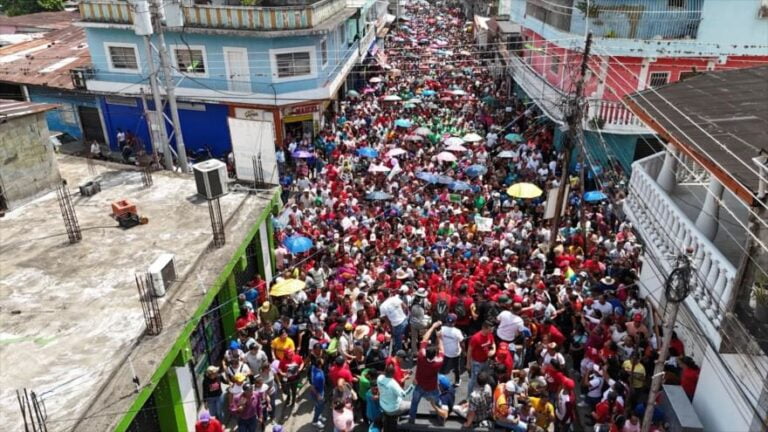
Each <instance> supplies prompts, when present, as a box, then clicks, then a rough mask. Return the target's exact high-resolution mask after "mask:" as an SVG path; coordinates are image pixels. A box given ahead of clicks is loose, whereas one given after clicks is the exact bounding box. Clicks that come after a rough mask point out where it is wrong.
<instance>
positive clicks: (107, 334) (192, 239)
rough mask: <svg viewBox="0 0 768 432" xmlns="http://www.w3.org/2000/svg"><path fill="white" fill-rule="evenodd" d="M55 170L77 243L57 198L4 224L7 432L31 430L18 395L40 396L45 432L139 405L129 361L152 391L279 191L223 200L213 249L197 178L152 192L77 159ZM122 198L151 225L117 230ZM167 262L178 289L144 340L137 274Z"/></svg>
mask: <svg viewBox="0 0 768 432" xmlns="http://www.w3.org/2000/svg"><path fill="white" fill-rule="evenodd" d="M58 162H59V168H60V171H61V175H62V178H64V179H66V180H67V181H68V183H69V185H70V190H72V192H73V193H72V199H73V203H74V206H75V209H76V212H77V218H78V220H79V223H80V226H81V228H82V233H83V240H82V241H81V242H79V243H77V244H74V245H70V244H69V243H68V242H67V236H66V233H65V229H64V223H63V221H62V216H61V212H60V210H59V205H58V201H57V198H56V193H55V192H50V193H48V194H46V195H44V196H42V197H40V198H38V199H36V200H34V201H32V202H30V203H28V204H26V205H24V206H22V207H19V208H17V209H15V210H13V211H11V212H10V213H7V214H6V215H5V217H3V218H0V322H2V326H0V418H3V419H4V420H3V423H4V425H3V429H4V430H23V427H22V426H21V416H20V414H19V407H18V404H17V401H16V396H15V390H16V389H23V388H28V389H30V390H34V391H35V392H36V393H37V394H38V395H42V397H43V398H44V401H45V406H46V408H47V410H48V430H49V431H51V432H58V431H68V430H73V429H76V430H78V431H81V430H82V431H91V430H93V431H100V432H101V431H106V430H110V429H111V428H112V427H114V425H115V424H116V422H118V421H119V420H120V418H122V415H121V414H122V413H124V412H125V411H126V410H128V408H129V406H130V404H131V403H132V402H133V399H134V398H133V397H132V396H134V394H133V392H132V389H131V386H132V383H131V382H130V377H131V374H130V372H129V371H130V369H129V365H128V362H127V359H128V358H129V357H130V359H131V361H132V362H133V365H134V367H135V369H136V373H137V375H138V376H139V377H140V379H141V381H142V385H147V384H148V383H149V377H150V376H151V375H152V373H153V372H154V371H155V368H156V367H157V365H158V364H159V363H160V362H161V361H162V359H163V358H164V357H165V355H166V354H167V353H168V350H169V349H170V348H171V346H172V344H173V343H174V342H175V341H176V339H177V338H178V336H179V334H180V333H181V331H182V329H183V328H184V325H185V324H186V323H187V321H188V320H189V319H190V318H191V317H192V314H193V313H194V311H195V309H196V308H197V307H198V306H199V304H200V301H201V299H202V298H203V294H204V289H207V288H209V287H210V285H211V284H212V283H213V281H214V280H215V279H216V278H217V277H218V275H219V273H220V272H221V270H222V269H223V267H224V266H225V265H226V263H227V262H229V261H230V259H231V258H232V256H233V254H234V252H235V250H236V249H237V247H238V246H239V245H240V243H241V242H242V241H243V239H244V237H245V235H246V234H247V233H248V232H249V231H250V230H251V228H252V227H253V226H254V224H255V223H256V221H257V219H258V218H259V216H260V215H261V214H262V213H263V211H264V210H265V209H266V208H268V206H269V205H270V201H271V199H272V197H273V196H274V195H275V190H274V189H271V190H266V191H260V192H257V193H255V194H248V193H246V192H231V193H230V194H228V195H226V196H224V197H222V198H221V210H222V216H223V219H224V221H225V231H226V235H227V244H226V245H225V246H224V247H222V248H220V249H213V248H210V247H209V245H210V243H211V240H212V234H211V224H210V219H209V214H208V205H207V204H206V202H205V201H204V200H201V199H199V198H197V194H196V190H195V183H194V180H192V178H191V177H185V176H181V175H178V174H174V173H168V172H156V173H154V176H153V179H154V184H153V186H151V187H150V188H144V187H143V186H142V181H141V173H140V172H138V171H132V170H131V169H130V167H125V166H121V165H115V164H109V163H98V162H96V163H94V165H93V166H92V167H89V166H88V164H87V163H86V161H85V160H84V159H80V158H76V157H71V156H62V157H60V158H59V160H58ZM93 179H98V180H100V181H101V185H102V191H101V192H100V193H98V194H96V195H95V196H92V197H82V196H80V195H79V193H78V192H77V185H79V184H82V183H84V182H86V181H88V180H93ZM119 199H129V200H131V201H132V202H133V203H135V204H136V206H137V208H138V213H139V214H140V215H142V216H146V217H147V218H149V223H148V224H147V225H139V226H136V227H134V228H131V229H128V230H123V229H121V228H119V227H117V222H116V221H115V220H114V219H112V218H111V217H110V213H111V203H112V202H114V201H117V200H119ZM161 253H172V254H174V255H175V256H176V258H175V262H176V270H177V275H178V282H176V283H175V284H173V286H172V287H171V289H170V290H169V292H168V293H167V294H166V295H165V296H164V297H162V298H161V299H159V305H160V308H161V316H162V318H163V327H164V329H163V332H162V333H161V335H159V336H154V337H150V336H146V337H142V334H143V331H144V329H145V323H144V318H143V315H142V311H141V305H140V303H139V296H138V290H137V288H136V283H135V280H134V275H135V273H136V272H141V271H146V270H147V268H148V266H149V265H150V263H152V261H154V260H155V258H156V257H157V256H158V255H159V254H161ZM124 381H125V382H124ZM126 389H127V390H126ZM94 411H96V412H100V413H101V414H102V416H103V417H98V418H97V419H98V422H94V421H92V420H93V418H92V416H93V412H94ZM88 413H90V414H88ZM105 413H108V414H110V415H108V416H106V415H104V414H105ZM83 416H86V417H87V418H86V420H85V421H82V417H83Z"/></svg>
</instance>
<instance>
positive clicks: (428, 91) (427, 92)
mask: <svg viewBox="0 0 768 432" xmlns="http://www.w3.org/2000/svg"><path fill="white" fill-rule="evenodd" d="M436 94H437V92H436V91H434V90H429V89H427V90H424V91H422V92H421V95H422V96H434V95H436Z"/></svg>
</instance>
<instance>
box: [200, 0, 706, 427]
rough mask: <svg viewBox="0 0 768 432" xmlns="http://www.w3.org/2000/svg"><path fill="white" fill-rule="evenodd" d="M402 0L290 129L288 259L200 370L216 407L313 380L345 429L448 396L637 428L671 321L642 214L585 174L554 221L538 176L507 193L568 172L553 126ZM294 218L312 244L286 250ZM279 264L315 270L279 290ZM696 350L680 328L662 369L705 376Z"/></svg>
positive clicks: (267, 406) (501, 417) (480, 414)
mask: <svg viewBox="0 0 768 432" xmlns="http://www.w3.org/2000/svg"><path fill="white" fill-rule="evenodd" d="M405 10H407V14H408V15H409V16H410V18H411V19H410V20H409V21H407V22H406V23H405V24H402V23H401V25H399V26H396V27H395V28H393V30H392V31H391V32H390V34H389V35H388V37H387V42H386V45H385V48H384V49H385V50H386V52H387V54H388V64H387V65H386V66H382V67H381V69H380V70H378V71H377V70H376V69H375V68H374V67H371V68H369V69H368V71H367V72H366V75H365V77H366V84H365V85H363V86H361V87H360V88H358V89H357V90H356V91H351V92H350V93H349V95H348V97H347V98H346V100H345V101H344V102H343V103H342V105H341V109H340V110H339V112H338V113H337V114H336V116H335V117H334V118H333V119H330V121H328V122H327V123H328V125H327V126H326V127H325V129H324V130H322V131H321V132H320V133H319V134H318V136H317V137H308V136H302V137H295V138H294V139H290V140H289V141H288V142H286V146H285V149H286V151H285V152H284V153H283V157H281V158H280V169H281V172H282V174H283V179H284V182H283V188H284V192H285V195H284V198H285V203H286V206H285V209H284V211H283V213H282V214H281V215H280V217H279V218H277V219H276V220H275V225H276V227H277V230H276V234H275V235H276V240H277V241H276V244H277V245H279V246H278V247H277V249H276V250H275V258H276V266H277V268H278V271H279V272H280V274H279V276H278V277H277V278H275V280H273V281H265V280H263V279H261V277H259V276H257V277H256V278H255V279H254V280H253V281H252V282H251V283H249V284H248V286H247V287H243V289H242V294H241V295H240V298H239V301H240V317H239V318H238V320H237V323H236V327H237V330H238V337H237V339H236V340H233V341H232V342H231V345H230V346H229V349H228V350H227V351H226V354H225V355H224V358H223V360H222V363H221V364H220V365H215V366H211V367H210V368H209V369H208V373H207V374H206V377H205V381H204V383H203V390H204V397H205V400H206V406H207V411H205V412H204V413H203V415H205V416H206V419H207V421H206V422H205V424H206V425H210V424H212V421H215V419H216V418H219V419H222V418H223V419H226V418H228V417H229V418H233V419H234V421H236V422H237V424H238V430H239V431H243V432H250V431H255V430H257V428H258V427H259V426H260V425H261V426H264V425H266V424H268V423H270V422H277V423H279V422H280V419H275V408H276V406H277V405H278V404H282V405H283V406H284V411H285V410H288V411H287V412H290V410H291V409H292V408H293V406H294V405H295V404H297V403H298V402H299V398H300V395H301V394H302V393H303V394H306V397H307V398H309V400H311V401H312V404H313V407H314V411H313V418H312V422H313V424H314V425H315V426H316V427H318V428H319V429H321V430H329V429H331V428H332V430H334V431H336V432H352V431H353V430H356V431H360V430H369V431H385V432H391V431H395V430H397V427H398V424H402V423H407V422H414V421H417V419H419V418H424V417H426V418H431V419H432V421H434V422H435V423H436V424H440V423H442V422H445V421H447V420H448V419H449V418H452V417H454V416H458V417H459V418H461V422H462V423H463V426H464V427H467V428H470V427H476V426H488V427H496V428H499V429H504V430H511V431H540V430H543V431H551V430H554V431H558V432H566V431H571V430H574V428H576V427H577V425H578V429H586V428H592V427H594V428H595V430H601V431H611V432H613V431H616V432H637V431H639V430H640V427H641V426H640V419H641V418H642V410H643V406H644V404H645V403H646V400H647V397H648V389H649V383H650V378H651V372H652V371H653V365H654V362H655V360H656V358H657V356H658V346H659V345H660V335H659V329H658V328H657V327H656V326H654V325H653V323H654V322H655V320H654V319H653V317H651V316H650V315H651V314H652V313H651V310H650V309H649V308H648V307H647V305H646V304H645V302H644V300H643V299H642V298H641V297H640V296H639V289H638V285H637V275H638V268H639V266H640V265H641V262H640V258H639V257H640V252H641V249H640V245H639V243H638V241H637V239H636V237H635V235H634V233H633V230H632V227H631V225H630V224H628V223H627V222H625V221H623V218H622V215H621V213H620V209H619V208H617V207H615V205H614V204H612V203H611V202H612V201H611V200H604V201H601V202H597V203H587V202H585V201H584V200H582V199H580V197H581V193H580V192H579V190H580V188H579V185H578V183H577V182H578V177H575V178H574V180H573V181H574V182H575V183H573V184H572V188H571V191H572V192H571V196H570V197H568V201H569V204H570V205H569V206H568V210H567V212H566V214H565V217H563V220H562V223H561V225H560V226H559V227H558V229H557V230H555V231H553V230H552V227H551V221H550V220H549V219H545V218H544V216H545V214H544V213H545V202H544V200H545V196H538V197H535V196H534V197H529V198H517V197H514V196H511V195H509V194H508V193H507V188H508V187H509V186H511V185H513V184H516V183H520V182H527V183H532V184H535V185H537V186H538V187H539V188H540V189H541V190H543V191H547V190H550V189H552V188H555V187H557V186H558V182H559V178H560V174H561V170H563V169H568V168H569V167H563V166H562V163H561V161H562V156H561V154H560V153H559V152H558V150H557V149H556V147H555V145H554V143H553V132H552V128H551V127H550V126H548V125H546V124H545V123H541V122H540V121H539V120H538V119H537V117H536V114H535V109H532V108H531V107H530V106H529V105H526V104H524V103H522V101H520V100H518V99H516V98H515V97H514V96H511V97H507V95H510V94H512V92H511V91H510V89H507V88H505V87H504V85H503V84H502V81H497V80H496V79H495V78H494V76H493V75H492V74H491V70H490V69H489V68H488V67H487V66H486V65H485V64H484V63H483V60H482V57H483V56H482V53H481V52H479V51H478V48H477V46H476V45H474V44H473V42H472V32H471V31H469V29H468V28H467V26H466V25H465V17H463V16H462V14H461V12H460V11H459V10H455V9H447V8H444V7H441V8H437V7H434V6H429V5H427V4H426V3H419V4H415V5H411V6H407V7H405ZM453 138H456V139H453ZM446 141H448V142H446ZM287 149H291V150H290V151H287ZM606 183H607V182H605V183H603V184H602V187H603V190H602V192H603V193H605V194H606V195H607V196H608V197H612V198H618V199H620V198H621V195H620V194H621V191H620V186H619V184H618V183H611V184H606ZM543 195H546V194H543ZM582 212H583V213H584V214H585V218H586V223H585V224H581V223H580V220H579V219H580V214H581V213H582ZM581 227H586V231H582V228H581ZM296 236H302V237H306V238H308V239H310V240H311V242H312V247H311V248H310V249H308V250H306V251H303V252H296V251H292V250H291V249H290V247H289V246H288V245H287V243H286V240H288V239H291V238H295V237H296ZM553 236H554V237H555V239H554V241H551V238H552V237H553ZM288 280H298V281H300V282H301V284H300V286H302V287H303V289H298V290H293V291H294V292H292V293H291V294H288V295H271V294H273V292H271V288H272V287H273V286H274V285H275V284H279V283H281V282H284V281H288ZM697 370H698V369H697V367H696V365H695V363H694V362H693V361H692V360H691V359H690V358H689V357H686V356H685V346H684V344H683V343H682V341H680V340H679V339H678V338H677V337H674V338H673V344H672V349H670V360H668V361H667V367H666V372H667V374H666V380H667V382H677V383H681V384H682V385H683V388H684V389H685V390H686V392H687V393H688V394H689V396H691V397H692V395H693V392H694V391H695V385H696V379H697V376H698V375H697ZM326 407H328V408H330V409H329V410H328V409H326ZM656 411H657V412H656V413H655V415H654V419H653V421H654V425H653V429H652V430H663V413H662V412H661V411H660V409H658V408H657V409H656ZM579 413H582V415H579ZM454 418H455V417H454ZM201 420H202V419H201ZM201 430H212V429H201Z"/></svg>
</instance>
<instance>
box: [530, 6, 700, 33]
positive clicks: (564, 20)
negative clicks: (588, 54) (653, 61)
mask: <svg viewBox="0 0 768 432" xmlns="http://www.w3.org/2000/svg"><path fill="white" fill-rule="evenodd" d="M704 1H705V0H631V1H625V0H589V1H586V0H527V2H526V13H527V14H528V15H529V16H531V17H533V18H535V19H537V20H539V21H541V22H543V23H545V24H548V25H550V26H553V27H555V28H557V29H559V30H562V31H566V32H569V33H575V34H579V35H583V34H584V33H585V31H586V29H587V27H588V28H589V31H590V32H592V34H593V36H594V37H597V38H605V39H610V38H617V39H660V40H674V39H695V38H696V36H697V34H698V31H699V23H700V22H701V9H702V6H703V3H704Z"/></svg>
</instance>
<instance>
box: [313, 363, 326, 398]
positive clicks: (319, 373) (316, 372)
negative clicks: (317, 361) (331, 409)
mask: <svg viewBox="0 0 768 432" xmlns="http://www.w3.org/2000/svg"><path fill="white" fill-rule="evenodd" d="M310 380H311V381H312V387H313V388H314V389H315V391H316V392H317V394H318V395H321V396H322V395H323V392H324V391H325V374H324V373H323V370H322V369H320V368H319V367H317V366H312V369H311V371H310Z"/></svg>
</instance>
